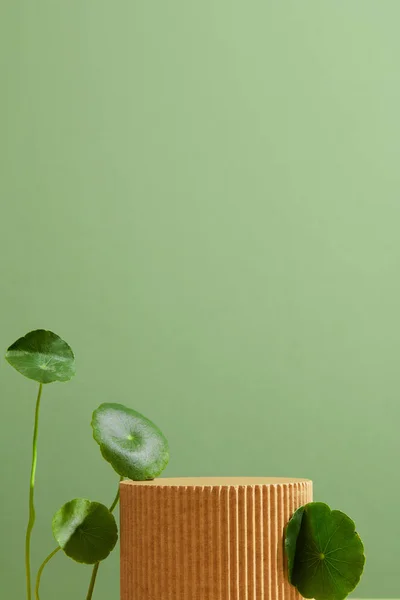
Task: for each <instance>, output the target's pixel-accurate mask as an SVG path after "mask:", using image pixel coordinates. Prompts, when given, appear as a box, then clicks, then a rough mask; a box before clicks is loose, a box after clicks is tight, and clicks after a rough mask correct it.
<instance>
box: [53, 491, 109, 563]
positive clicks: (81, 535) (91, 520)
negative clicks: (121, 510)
mask: <svg viewBox="0 0 400 600" xmlns="http://www.w3.org/2000/svg"><path fill="white" fill-rule="evenodd" d="M52 529H53V535H54V537H55V538H56V540H57V542H58V545H59V546H60V548H62V549H63V550H64V552H65V554H66V555H67V556H69V557H70V558H72V559H73V560H75V561H76V562H79V563H85V564H87V565H92V564H94V563H97V562H100V561H101V560H104V559H105V558H107V556H108V555H109V554H110V552H111V551H112V550H113V549H114V547H115V545H116V543H117V540H118V529H117V524H116V522H115V519H114V517H113V515H112V514H111V513H110V511H109V510H108V508H107V507H106V506H104V504H99V502H90V500H86V499H85V498H76V499H75V500H71V501H70V502H67V503H66V504H64V506H62V507H61V508H60V510H58V511H57V512H56V514H55V515H54V518H53V523H52Z"/></svg>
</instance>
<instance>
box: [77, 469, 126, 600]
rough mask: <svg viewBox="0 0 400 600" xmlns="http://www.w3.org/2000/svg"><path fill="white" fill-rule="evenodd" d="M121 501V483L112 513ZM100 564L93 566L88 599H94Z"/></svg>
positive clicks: (111, 507) (112, 506)
mask: <svg viewBox="0 0 400 600" xmlns="http://www.w3.org/2000/svg"><path fill="white" fill-rule="evenodd" d="M122 480H123V477H121V479H120V481H122ZM118 502H119V485H118V491H117V493H116V496H115V498H114V500H113V503H112V504H111V506H110V508H109V509H108V510H109V511H110V512H111V513H112V512H113V511H114V509H115V507H116V506H117V504H118ZM99 566H100V563H96V564H95V565H94V567H93V572H92V577H91V579H90V585H89V589H88V593H87V596H86V600H92V596H93V590H94V586H95V584H96V578H97V573H98V570H99Z"/></svg>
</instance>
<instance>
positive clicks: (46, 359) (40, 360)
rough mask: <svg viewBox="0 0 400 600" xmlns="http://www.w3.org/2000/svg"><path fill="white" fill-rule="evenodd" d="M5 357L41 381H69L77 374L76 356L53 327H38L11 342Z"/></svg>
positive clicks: (19, 368)
mask: <svg viewBox="0 0 400 600" xmlns="http://www.w3.org/2000/svg"><path fill="white" fill-rule="evenodd" d="M6 359H7V360H8V362H9V363H10V365H11V366H13V367H14V369H16V370H17V371H19V372H20V373H22V375H25V377H28V379H33V380H34V381H38V382H39V383H52V382H53V381H68V380H69V379H71V377H73V375H75V357H74V353H73V352H72V350H71V348H70V347H69V346H68V344H67V343H66V342H64V340H62V339H61V338H60V337H59V336H58V335H56V334H55V333H53V332H52V331H46V330H44V329H37V330H36V331H31V332H30V333H27V334H26V335H25V336H24V337H22V338H19V340H17V341H16V342H14V344H12V345H11V346H10V347H9V348H8V350H7V352H6Z"/></svg>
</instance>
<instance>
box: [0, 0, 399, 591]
mask: <svg viewBox="0 0 400 600" xmlns="http://www.w3.org/2000/svg"><path fill="white" fill-rule="evenodd" d="M399 20H400V2H399V1H398V0H392V1H390V0H377V1H374V2H372V1H370V0H357V1H356V0H354V1H348V0H332V1H323V0H315V1H307V0H303V1H301V0H293V1H284V0H276V1H274V2H271V1H268V0H246V1H243V0H202V1H201V2H194V1H192V0H162V1H159V0H153V1H152V0H144V1H143V0H142V1H138V0H123V1H121V0H116V1H107V0H36V1H35V0H25V1H24V0H3V1H2V2H1V4H0V22H1V29H2V34H1V36H0V44H1V52H0V58H1V73H2V89H1V112H0V115H1V132H2V133H1V141H0V148H1V182H0V185H1V221H0V248H1V252H0V268H1V296H0V307H1V328H0V346H1V347H2V348H5V347H6V346H7V345H8V344H10V343H11V342H13V341H14V340H15V339H16V338H17V337H19V336H20V335H22V334H24V333H26V332H27V331H29V330H30V329H33V328H37V327H46V328H50V329H53V330H54V331H56V332H57V333H59V334H60V335H62V336H63V337H65V339H66V340H67V341H68V342H69V343H70V344H71V345H72V346H73V348H74V350H75V352H76V356H77V365H78V373H77V376H76V378H75V379H74V381H73V382H71V383H70V384H54V385H52V386H49V387H46V389H45V392H44V396H43V413H42V423H41V432H40V462H39V467H38V478H37V484H38V493H37V500H38V506H39V508H38V527H37V529H36V533H35V538H34V544H35V546H34V547H35V560H34V563H35V566H37V564H38V562H39V560H41V559H42V558H43V557H44V556H45V555H46V554H47V553H48V552H49V551H50V550H52V548H53V547H54V542H53V541H52V536H51V532H50V518H51V515H52V514H53V512H54V511H55V510H56V509H57V508H58V507H59V506H60V505H61V504H62V503H63V502H65V501H67V500H69V499H70V498H72V497H75V496H89V497H91V498H93V499H98V500H100V501H103V502H106V503H109V502H110V501H111V499H112V497H113V495H114V488H115V485H116V481H117V477H116V476H115V475H114V474H113V472H112V471H111V470H110V468H109V467H108V466H107V465H106V464H105V463H104V464H103V462H102V460H101V458H100V454H99V452H98V448H97V447H96V445H95V443H94V442H93V441H92V440H91V431H90V426H89V422H90V417H91V412H92V410H93V409H94V408H95V407H96V406H97V405H98V404H100V403H101V402H103V401H117V402H123V403H126V404H128V405H130V406H132V407H135V408H136V409H138V410H140V411H143V412H145V413H146V414H147V415H148V416H149V417H150V418H153V419H154V420H155V421H156V422H157V423H158V424H159V425H160V426H161V427H162V428H163V429H164V430H165V432H166V434H167V435H168V437H169V439H170V442H171V447H172V460H171V464H170V467H169V468H168V471H167V473H168V475H231V474H238V475H241V474H244V475H295V476H307V477H311V478H312V479H313V480H314V481H315V495H316V498H317V499H320V500H325V501H328V502H329V503H330V504H331V505H332V506H333V507H336V508H340V509H343V510H345V511H347V512H348V513H349V514H350V515H351V516H353V517H354V519H355V520H356V522H357V526H358V529H359V532H360V533H361V535H362V537H363V538H364V541H365V545H366V549H367V555H368V560H367V567H366V571H365V577H364V579H363V582H362V584H361V586H360V587H359V589H358V590H357V592H356V595H357V596H359V597H363V596H364V597H367V596H370V597H395V596H396V595H397V596H398V593H399V583H398V562H399V549H398V540H399V533H400V530H399V523H398V509H399V494H400V472H399V469H398V459H399V451H400V436H399V417H400V409H399V398H400V391H399V384H400V369H399V359H400V332H399V307H400V279H399V274H400V235H399V220H400V194H399V184H400V168H399V155H400V118H399V106H400V37H399ZM35 393H36V389H35V384H34V383H33V382H32V383H31V382H29V381H27V380H24V379H23V378H21V377H20V376H18V375H17V373H15V372H14V371H13V370H12V369H11V368H10V367H8V366H7V365H6V363H5V362H3V363H2V364H1V370H0V394H1V422H0V451H1V454H2V461H1V515H0V521H1V522H0V531H1V538H2V543H1V546H0V569H1V585H0V589H1V592H0V596H1V598H3V597H4V598H7V599H10V600H14V599H15V600H23V598H24V574H23V539H24V528H25V521H26V514H27V483H28V472H29V465H28V462H29V456H30V446H31V424H32V417H33V408H34V396H35ZM89 576H90V570H89V569H88V568H86V567H82V566H78V565H74V564H73V563H72V562H69V561H68V560H67V559H64V557H63V556H61V555H60V556H57V558H56V559H55V560H54V564H53V565H52V567H51V568H49V570H48V571H47V572H46V573H45V575H44V579H43V594H42V596H43V600H46V599H48V598H57V600H71V599H72V598H73V599H74V600H75V599H76V598H78V599H79V598H81V600H83V599H84V597H85V593H86V588H87V585H88V580H89ZM117 598H118V555H117V553H115V554H114V556H113V558H112V559H111V560H110V561H109V562H107V563H106V564H105V565H104V567H102V568H101V571H100V577H99V586H98V589H97V591H96V593H95V600H117Z"/></svg>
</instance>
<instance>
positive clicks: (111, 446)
mask: <svg viewBox="0 0 400 600" xmlns="http://www.w3.org/2000/svg"><path fill="white" fill-rule="evenodd" d="M92 428H93V437H94V439H95V440H96V442H97V443H98V444H99V446H100V450H101V453H102V455H103V457H104V458H105V460H106V461H108V462H109V463H110V464H111V465H112V467H113V469H114V470H115V471H116V472H117V473H118V474H119V475H121V476H122V477H127V478H129V479H133V480H135V481H144V480H147V479H154V478H155V477H157V476H158V475H160V473H161V472H162V471H163V470H164V469H165V467H166V466H167V464H168V460H169V449H168V442H167V440H166V438H165V437H164V435H163V434H162V433H161V431H160V430H159V429H158V427H157V426H156V425H154V423H152V422H151V421H149V419H146V417H144V416H143V415H141V414H140V413H138V412H136V411H135V410H132V409H130V408H127V407H126V406H123V405H122V404H102V405H101V406H99V408H98V409H97V410H95V411H94V413H93V419H92Z"/></svg>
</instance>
